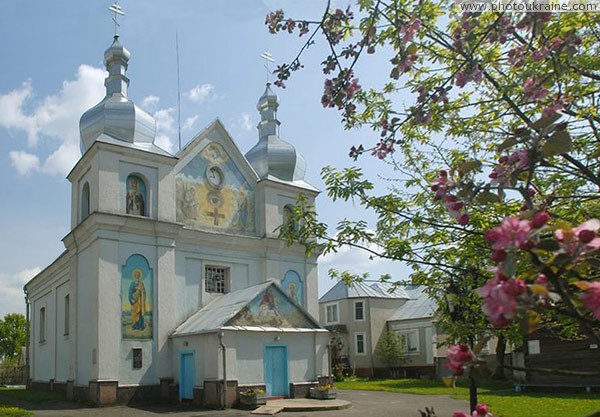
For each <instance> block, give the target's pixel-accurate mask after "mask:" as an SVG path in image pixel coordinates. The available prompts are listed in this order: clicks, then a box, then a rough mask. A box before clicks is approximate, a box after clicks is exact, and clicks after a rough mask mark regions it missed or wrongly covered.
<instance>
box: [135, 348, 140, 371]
mask: <svg viewBox="0 0 600 417" xmlns="http://www.w3.org/2000/svg"><path fill="white" fill-rule="evenodd" d="M133 369H142V349H141V348H133Z"/></svg>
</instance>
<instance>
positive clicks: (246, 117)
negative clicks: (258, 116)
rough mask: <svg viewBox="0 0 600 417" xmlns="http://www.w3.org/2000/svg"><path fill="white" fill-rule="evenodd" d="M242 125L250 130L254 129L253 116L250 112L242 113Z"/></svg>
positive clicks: (244, 128)
mask: <svg viewBox="0 0 600 417" xmlns="http://www.w3.org/2000/svg"><path fill="white" fill-rule="evenodd" d="M240 127H241V128H242V129H243V130H246V131H248V132H249V131H251V130H252V118H251V116H250V114H249V113H242V117H241V118H240Z"/></svg>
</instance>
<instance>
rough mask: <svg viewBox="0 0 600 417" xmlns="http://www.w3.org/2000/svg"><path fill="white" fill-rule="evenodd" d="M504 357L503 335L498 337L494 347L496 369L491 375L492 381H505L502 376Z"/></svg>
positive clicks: (503, 375) (504, 340)
mask: <svg viewBox="0 0 600 417" xmlns="http://www.w3.org/2000/svg"><path fill="white" fill-rule="evenodd" d="M505 357H506V338H505V337H504V335H500V336H498V344H497V345H496V369H495V370H494V374H493V375H492V378H493V379H502V380H504V379H506V375H505V374H504V359H505Z"/></svg>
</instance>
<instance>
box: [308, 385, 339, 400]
mask: <svg viewBox="0 0 600 417" xmlns="http://www.w3.org/2000/svg"><path fill="white" fill-rule="evenodd" d="M310 396H311V398H316V399H318V400H333V399H335V398H336V397H337V391H336V389H335V387H334V386H333V385H332V384H325V385H317V386H316V387H312V388H311V389H310Z"/></svg>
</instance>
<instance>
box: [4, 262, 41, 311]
mask: <svg viewBox="0 0 600 417" xmlns="http://www.w3.org/2000/svg"><path fill="white" fill-rule="evenodd" d="M41 270H42V268H39V267H33V268H29V269H24V270H22V271H20V272H17V273H16V274H13V275H11V274H3V273H0V285H1V286H2V291H1V292H0V318H2V317H4V316H5V315H6V314H8V313H23V314H24V313H25V299H24V293H23V286H24V285H25V284H26V283H27V282H28V281H29V280H30V279H31V278H33V277H34V276H36V275H37V274H39V273H40V271H41Z"/></svg>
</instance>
